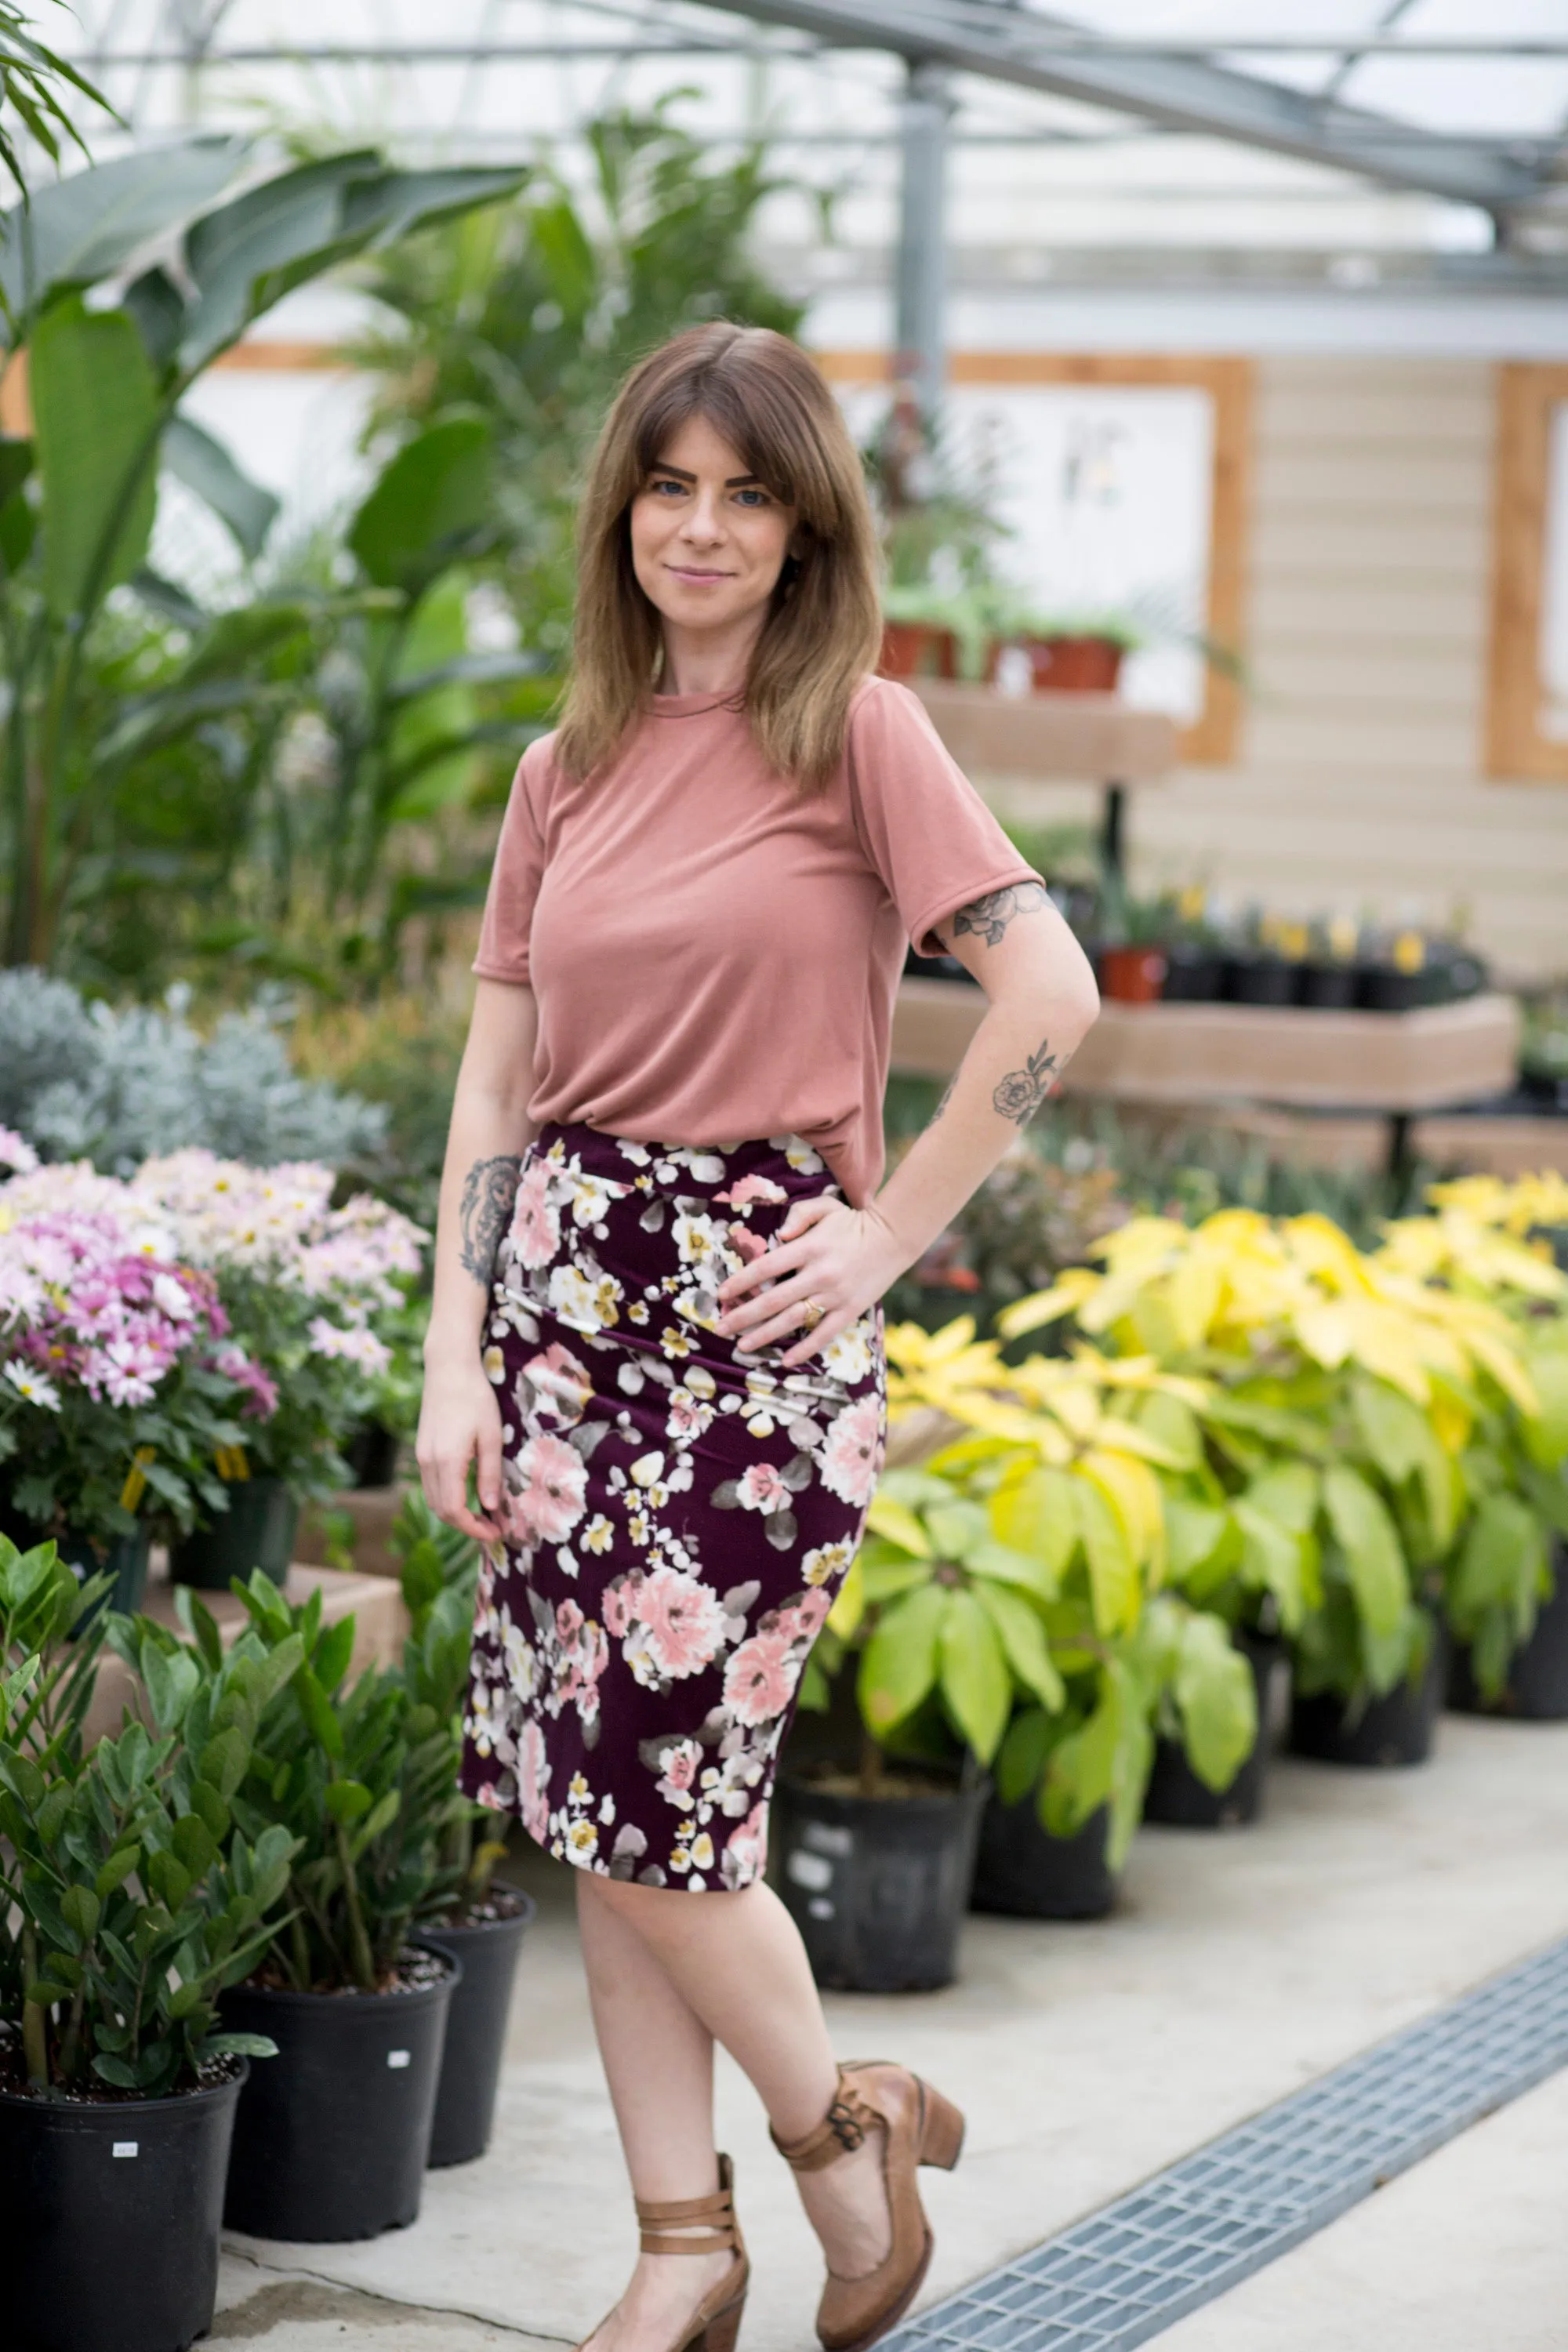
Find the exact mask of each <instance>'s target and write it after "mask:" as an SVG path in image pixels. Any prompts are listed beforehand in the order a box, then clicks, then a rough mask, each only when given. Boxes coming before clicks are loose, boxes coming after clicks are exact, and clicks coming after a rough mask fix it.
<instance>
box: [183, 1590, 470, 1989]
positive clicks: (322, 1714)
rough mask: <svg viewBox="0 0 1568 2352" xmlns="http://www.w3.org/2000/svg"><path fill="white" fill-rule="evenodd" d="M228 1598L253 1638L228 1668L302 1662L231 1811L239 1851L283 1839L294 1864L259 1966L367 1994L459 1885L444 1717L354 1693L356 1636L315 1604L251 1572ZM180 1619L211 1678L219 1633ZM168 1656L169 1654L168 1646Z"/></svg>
mask: <svg viewBox="0 0 1568 2352" xmlns="http://www.w3.org/2000/svg"><path fill="white" fill-rule="evenodd" d="M235 1590H236V1591H237V1592H239V1593H240V1596H241V1598H242V1599H243V1600H244V1602H245V1606H246V1611H247V1616H248V1618H249V1621H250V1622H249V1623H248V1625H247V1627H246V1630H245V1632H244V1633H242V1634H241V1635H240V1637H239V1640H238V1642H237V1643H236V1645H235V1649H234V1651H233V1653H232V1655H233V1656H235V1657H239V1658H246V1659H250V1660H253V1661H255V1662H256V1663H258V1664H263V1663H265V1662H266V1661H267V1660H268V1659H272V1658H276V1657H278V1656H279V1655H281V1656H283V1657H286V1658H287V1657H290V1656H294V1655H295V1654H297V1655H298V1664H297V1667H296V1668H295V1669H294V1670H293V1671H292V1672H290V1673H289V1675H287V1677H286V1678H285V1679H283V1680H282V1681H281V1682H280V1683H279V1687H278V1689H277V1691H276V1693H275V1695H274V1696H273V1697H272V1698H271V1700H270V1703H269V1704H268V1706H267V1708H266V1710H265V1712H264V1714H263V1716H262V1717H261V1720H260V1723H259V1725H258V1730H257V1736H256V1741H255V1746H254V1748H253V1750H252V1751H251V1754H250V1756H249V1759H248V1762H247V1769H246V1771H245V1773H244V1775H243V1776H242V1778H241V1779H240V1780H239V1781H238V1782H237V1785H236V1787H235V1790H234V1792H233V1800H232V1801H233V1807H234V1813H235V1818H236V1819H237V1821H238V1822H240V1824H241V1825H242V1827H243V1828H244V1830H245V1832H246V1833H247V1836H249V1837H251V1838H253V1839H256V1838H259V1837H260V1836H261V1835H262V1834H263V1833H264V1832H266V1831H268V1830H272V1829H279V1830H282V1831H284V1832H286V1833H287V1835H288V1837H289V1843H290V1845H291V1847H292V1849H293V1855H294V1859H293V1862H292V1864H291V1867H290V1871H289V1889H288V1900H289V1906H290V1909H291V1915H292V1916H290V1917H289V1921H288V1923H287V1925H286V1926H284V1927H279V1930H278V1931H277V1932H276V1933H275V1934H274V1935H273V1936H272V1937H271V1940H270V1941H269V1943H268V1946H267V1948H266V1950H265V1952H264V1953H263V1954H262V1955H261V1962H262V1966H263V1967H264V1969H266V1970H267V1971H268V1973H269V1974H270V1975H272V1976H273V1977H275V1978H276V1979H278V1980H279V1982H281V1983H284V1984H287V1985H290V1986H292V1987H293V1988H294V1989H295V1990H299V1991H302V1992H303V1991H333V1990H340V1989H342V1988H346V1987H348V1986H356V1987H358V1988H359V1989H360V1990H363V1991H365V1992H370V1991H374V1990H375V1989H376V1988H377V1987H379V1986H383V1985H385V1984H386V1983H387V1982H388V1981H389V1980H390V1979H391V1978H392V1976H393V1974H394V1972H395V1969H396V1967H397V1962H398V1957H399V1954H400V1953H401V1951H402V1949H403V1948H404V1945H405V1940H406V1938H407V1936H408V1932H409V1929H410V1927H412V1926H413V1925H414V1924H415V1922H416V1920H419V1919H421V1918H425V1917H428V1916H432V1915H433V1914H434V1913H436V1912H437V1911H439V1910H441V1909H443V1908H445V1907H447V1906H449V1905H450V1903H451V1901H452V1899H453V1897H454V1895H455V1894H456V1892H457V1887H458V1877H459V1872H458V1868H457V1867H456V1865H455V1864H453V1863H452V1862H451V1861H449V1860H448V1859H447V1853H448V1848H449V1844H450V1840H451V1832H452V1830H453V1826H454V1824H455V1822H457V1821H458V1818H459V1817H460V1816H466V1814H467V1812H468V1810H469V1806H468V1799H467V1798H466V1797H464V1796H463V1795H462V1794H461V1792H460V1791H459V1790H458V1787H457V1784H456V1776H457V1752H456V1748H455V1745H454V1736H453V1727H452V1723H451V1720H450V1717H444V1716H443V1715H442V1714H440V1713H439V1712H438V1711H437V1708H436V1707H435V1706H432V1705H431V1704H430V1702H429V1700H428V1698H426V1697H421V1696H416V1691H415V1690H414V1689H413V1688H412V1687H411V1686H410V1684H409V1682H408V1681H407V1680H405V1677H404V1676H403V1675H399V1674H396V1673H393V1672H390V1671H388V1670H386V1669H384V1668H381V1667H371V1668H368V1669H367V1670H366V1671H365V1672H364V1673H363V1674H362V1675H359V1676H358V1677H357V1678H356V1679H354V1680H353V1681H352V1682H351V1681H350V1680H349V1679H348V1670H349V1663H350V1659H351V1657H352V1655H353V1643H354V1621H353V1618H352V1617H347V1618H343V1619H342V1620H340V1622H338V1623H337V1624H335V1625H331V1626H327V1625H323V1623H322V1622H321V1594H320V1592H319V1591H315V1592H312V1593H311V1595H310V1598H309V1600H308V1601H304V1602H303V1603H302V1604H300V1605H299V1606H295V1605H293V1604H291V1603H290V1602H289V1601H286V1600H285V1599H284V1597H283V1595H282V1594H281V1593H280V1592H279V1590H278V1588H277V1586H276V1585H274V1584H272V1583H270V1582H269V1581H268V1579H267V1578H266V1577H265V1576H263V1575H262V1574H261V1573H260V1571H259V1570H258V1571H257V1572H256V1573H255V1574H253V1575H252V1577H251V1579H250V1581H249V1583H248V1584H247V1585H245V1586H243V1587H242V1586H240V1585H238V1584H237V1585H236V1587H235ZM190 1612H191V1622H192V1625H193V1629H194V1632H195V1641H196V1653H195V1660H196V1663H197V1664H199V1667H200V1670H201V1673H202V1674H203V1675H204V1676H205V1677H209V1678H210V1677H214V1676H216V1675H219V1674H220V1673H221V1672H222V1670H223V1654H222V1649H221V1645H220V1643H219V1640H218V1633H217V1628H216V1624H215V1623H214V1622H213V1619H212V1617H211V1615H210V1613H209V1612H207V1611H206V1610H205V1609H204V1608H203V1607H202V1605H201V1603H200V1602H199V1601H195V1600H194V1599H193V1601H192V1602H191V1604H190ZM154 1631H155V1629H154ZM163 1646H164V1647H165V1648H166V1649H170V1650H173V1649H174V1648H176V1647H177V1646H178V1645H177V1644H176V1643H174V1641H173V1637H171V1636H168V1635H166V1634H165V1635H164V1636H163ZM432 1671H433V1672H435V1671H437V1668H436V1667H435V1666H433V1668H432Z"/></svg>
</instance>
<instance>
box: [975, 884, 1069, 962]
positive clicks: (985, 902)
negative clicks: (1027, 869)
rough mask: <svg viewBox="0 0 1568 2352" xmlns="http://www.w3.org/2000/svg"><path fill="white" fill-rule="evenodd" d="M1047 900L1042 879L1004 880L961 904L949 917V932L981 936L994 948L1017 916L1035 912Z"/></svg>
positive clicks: (980, 938) (1047, 895) (1047, 896)
mask: <svg viewBox="0 0 1568 2352" xmlns="http://www.w3.org/2000/svg"><path fill="white" fill-rule="evenodd" d="M1048 901H1049V893H1048V892H1047V888H1046V886H1045V884H1044V883H1043V882H1008V883H1005V885H1004V886H1003V887H1002V888H1001V889H1000V890H987V891H986V893H985V895H984V898H972V899H971V900H970V902H969V904H968V906H967V907H960V908H959V909H958V911H957V913H956V914H955V915H954V916H953V918H952V936H953V938H954V939H955V940H961V939H964V938H973V939H977V940H984V944H985V945H986V946H987V947H988V948H994V947H995V945H996V944H997V942H998V941H999V940H1000V939H1001V937H1002V934H1003V932H1004V931H1005V929H1006V928H1007V926H1008V924H1009V923H1011V922H1012V921H1014V920H1015V919H1016V917H1017V916H1019V915H1033V914H1037V913H1038V911H1039V909H1040V908H1042V907H1044V906H1046V905H1047V904H1048Z"/></svg>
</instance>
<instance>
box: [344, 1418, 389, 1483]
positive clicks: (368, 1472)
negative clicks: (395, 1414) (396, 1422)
mask: <svg viewBox="0 0 1568 2352" xmlns="http://www.w3.org/2000/svg"><path fill="white" fill-rule="evenodd" d="M402 1450H403V1440H402V1439H401V1438H400V1437H399V1435H398V1434H397V1432H396V1430H395V1429H388V1427H387V1425H386V1423H385V1422H384V1421H362V1422H361V1423H360V1425H359V1427H358V1428H357V1429H356V1430H355V1431H354V1433H353V1436H352V1437H351V1438H350V1439H349V1442H348V1444H346V1445H345V1446H344V1447H343V1460H344V1461H345V1462H346V1463H347V1464H348V1465H349V1468H350V1470H351V1471H352V1472H353V1483H354V1485H355V1486H356V1487H359V1486H391V1485H393V1483H394V1481H395V1479H396V1476H397V1458H398V1455H399V1454H401V1452H402Z"/></svg>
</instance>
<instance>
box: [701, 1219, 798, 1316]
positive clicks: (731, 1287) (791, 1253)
mask: <svg viewBox="0 0 1568 2352" xmlns="http://www.w3.org/2000/svg"><path fill="white" fill-rule="evenodd" d="M807 1247H808V1244H807V1243H806V1240H805V1235H804V1234H800V1235H797V1236H796V1238H795V1240H794V1241H793V1242H784V1243H781V1244H778V1245H777V1246H776V1247H775V1248H773V1249H770V1250H767V1251H764V1253H763V1255H762V1256H761V1257H754V1258H752V1261H751V1263H750V1265H743V1266H742V1268H741V1270H740V1272H739V1274H730V1275H726V1276H725V1277H724V1279H723V1281H722V1282H721V1284H720V1285H719V1292H718V1295H719V1297H721V1299H723V1300H725V1301H726V1302H728V1301H729V1300H731V1299H732V1298H742V1297H744V1296H745V1295H746V1293H747V1292H748V1291H752V1290H755V1289H757V1288H758V1287H759V1286H760V1285H761V1284H763V1283H764V1282H778V1281H781V1280H782V1279H783V1277H784V1276H785V1275H786V1274H788V1273H790V1272H791V1271H792V1270H793V1269H794V1268H795V1266H797V1265H800V1264H801V1262H802V1260H803V1257H804V1256H805V1252H806V1250H807Z"/></svg>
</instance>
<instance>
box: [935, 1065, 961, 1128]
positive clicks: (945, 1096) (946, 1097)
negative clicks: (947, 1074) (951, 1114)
mask: <svg viewBox="0 0 1568 2352" xmlns="http://www.w3.org/2000/svg"><path fill="white" fill-rule="evenodd" d="M957 1084H958V1072H957V1071H956V1070H954V1072H953V1074H952V1077H951V1078H949V1080H948V1082H947V1084H946V1086H945V1087H943V1088H942V1100H941V1101H940V1102H939V1103H938V1105H937V1107H936V1108H935V1109H934V1110H933V1111H932V1113H931V1125H932V1126H933V1127H934V1126H935V1125H936V1122H937V1120H938V1119H939V1118H941V1117H942V1112H943V1111H944V1110H945V1109H946V1108H947V1107H948V1104H949V1103H950V1102H951V1101H952V1090H953V1088H954V1087H955V1086H956V1085H957Z"/></svg>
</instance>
